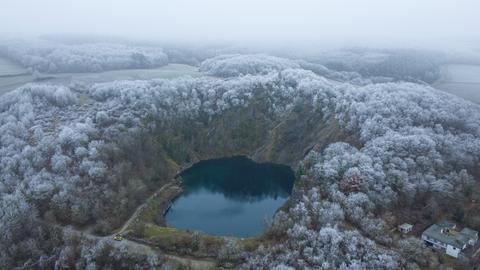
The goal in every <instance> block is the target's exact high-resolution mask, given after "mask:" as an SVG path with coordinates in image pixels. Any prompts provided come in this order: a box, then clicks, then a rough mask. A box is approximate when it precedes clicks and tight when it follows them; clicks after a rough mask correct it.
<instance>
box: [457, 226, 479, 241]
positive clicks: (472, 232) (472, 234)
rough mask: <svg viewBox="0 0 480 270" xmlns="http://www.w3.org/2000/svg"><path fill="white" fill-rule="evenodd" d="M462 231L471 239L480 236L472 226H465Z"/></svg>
mask: <svg viewBox="0 0 480 270" xmlns="http://www.w3.org/2000/svg"><path fill="white" fill-rule="evenodd" d="M460 233H461V234H464V235H466V236H468V238H469V240H470V239H476V238H477V237H478V232H477V231H475V230H472V229H470V228H463V230H462V231H460Z"/></svg>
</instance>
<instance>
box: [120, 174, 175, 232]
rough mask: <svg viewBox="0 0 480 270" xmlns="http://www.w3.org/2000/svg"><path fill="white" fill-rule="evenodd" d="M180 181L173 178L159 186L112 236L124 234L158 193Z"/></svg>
mask: <svg viewBox="0 0 480 270" xmlns="http://www.w3.org/2000/svg"><path fill="white" fill-rule="evenodd" d="M177 183H178V182H177V181H176V180H173V181H171V182H169V183H167V184H165V185H163V186H162V187H161V188H159V189H158V190H157V191H155V192H154V193H153V194H152V195H150V197H148V198H147V200H145V202H144V203H142V204H140V205H139V206H138V207H137V208H136V209H135V211H134V212H133V214H132V215H131V216H130V218H129V219H128V220H127V221H126V222H125V223H124V224H123V226H122V227H121V228H120V229H119V230H117V231H116V232H114V233H112V234H110V236H113V235H115V234H123V233H124V232H125V230H127V228H128V227H129V226H130V225H131V224H132V222H133V221H134V220H136V219H137V218H138V215H139V214H140V213H141V212H142V211H143V210H144V209H145V207H146V206H147V205H148V204H149V203H150V202H151V201H152V200H153V199H154V198H155V197H156V196H158V194H159V193H160V192H162V191H164V190H165V189H166V188H169V187H171V186H172V185H174V184H177Z"/></svg>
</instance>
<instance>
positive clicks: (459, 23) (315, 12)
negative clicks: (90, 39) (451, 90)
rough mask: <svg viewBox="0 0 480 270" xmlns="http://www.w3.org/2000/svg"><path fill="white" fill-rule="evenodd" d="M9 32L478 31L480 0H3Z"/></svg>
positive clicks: (332, 36)
mask: <svg viewBox="0 0 480 270" xmlns="http://www.w3.org/2000/svg"><path fill="white" fill-rule="evenodd" d="M0 2H1V4H0V33H1V34H2V35H3V36H11V35H26V34H28V35H30V34H35V35H37V34H48V33H82V34H87V33H93V34H108V35H120V36H132V37H141V38H151V39H163V40H169V39H170V40H171V39H176V40H188V41H208V40H219V41H270V42H276V41H286V40H297V41H303V42H315V41H322V40H355V39H365V40H368V39H372V40H392V39H395V40H402V39H405V40H407V39H408V40H415V39H417V40H429V39H432V40H433V39H442V38H446V37H448V38H453V39H465V38H469V39H477V38H478V37H480V27H479V26H480V14H479V13H480V0H402V1H400V0H350V1H349V0H331V1H321V0H318V1H314V0H311V1H309V0H295V1H293V0H291V1H287V0H263V1H262V0H256V1H255V0H168V1H162V0H157V1H154V0H132V1H126V0H0Z"/></svg>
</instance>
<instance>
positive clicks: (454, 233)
mask: <svg viewBox="0 0 480 270" xmlns="http://www.w3.org/2000/svg"><path fill="white" fill-rule="evenodd" d="M422 240H423V241H424V243H425V244H426V245H427V246H433V247H434V248H437V249H443V250H445V253H447V254H448V255H450V256H452V257H455V258H458V255H459V254H460V252H461V251H462V250H464V249H465V248H467V245H471V246H473V245H475V244H476V243H477V241H478V232H477V231H474V230H472V229H470V228H464V229H463V230H461V231H458V230H457V225H456V224H455V223H453V222H450V221H444V222H441V223H438V224H433V225H432V226H430V227H428V229H426V230H425V231H424V232H423V234H422Z"/></svg>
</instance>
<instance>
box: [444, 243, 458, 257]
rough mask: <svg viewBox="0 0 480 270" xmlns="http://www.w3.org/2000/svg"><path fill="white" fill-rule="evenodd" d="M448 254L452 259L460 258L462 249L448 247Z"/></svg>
mask: <svg viewBox="0 0 480 270" xmlns="http://www.w3.org/2000/svg"><path fill="white" fill-rule="evenodd" d="M446 252H447V254H448V255H450V256H452V257H455V258H458V254H459V253H460V248H456V247H454V246H451V245H447V249H446Z"/></svg>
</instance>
